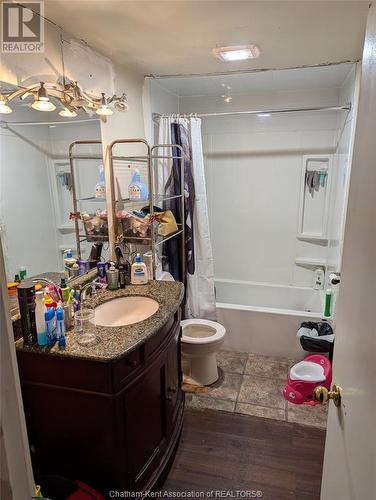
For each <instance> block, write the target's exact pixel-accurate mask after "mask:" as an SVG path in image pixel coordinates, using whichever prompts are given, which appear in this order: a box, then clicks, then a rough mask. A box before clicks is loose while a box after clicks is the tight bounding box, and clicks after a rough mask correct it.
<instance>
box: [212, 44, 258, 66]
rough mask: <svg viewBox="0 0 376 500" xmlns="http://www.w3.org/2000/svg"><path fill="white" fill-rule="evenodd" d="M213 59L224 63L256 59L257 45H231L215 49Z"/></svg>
mask: <svg viewBox="0 0 376 500" xmlns="http://www.w3.org/2000/svg"><path fill="white" fill-rule="evenodd" d="M213 54H214V55H215V57H217V58H218V59H220V60H221V61H224V62H233V61H245V60H246V59H256V58H257V57H259V56H260V49H259V48H258V47H257V45H231V46H228V47H216V48H215V49H213Z"/></svg>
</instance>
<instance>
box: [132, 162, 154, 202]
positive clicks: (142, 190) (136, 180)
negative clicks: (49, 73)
mask: <svg viewBox="0 0 376 500" xmlns="http://www.w3.org/2000/svg"><path fill="white" fill-rule="evenodd" d="M128 195H129V199H130V200H132V201H147V200H148V198H149V192H148V187H147V185H146V184H144V183H143V182H141V175H140V171H139V170H138V168H135V169H134V171H133V176H132V180H131V183H130V184H129V187H128Z"/></svg>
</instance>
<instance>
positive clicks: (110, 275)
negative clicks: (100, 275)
mask: <svg viewBox="0 0 376 500" xmlns="http://www.w3.org/2000/svg"><path fill="white" fill-rule="evenodd" d="M107 284H108V289H109V290H117V289H118V288H119V269H116V267H115V266H114V265H113V264H111V266H110V268H109V269H108V270H107Z"/></svg>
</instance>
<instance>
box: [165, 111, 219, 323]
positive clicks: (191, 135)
mask: <svg viewBox="0 0 376 500" xmlns="http://www.w3.org/2000/svg"><path fill="white" fill-rule="evenodd" d="M158 142H159V144H179V145H180V146H182V148H183V150H184V153H185V160H184V194H185V214H184V215H183V214H180V211H179V207H178V201H179V200H171V201H169V202H167V203H165V204H164V207H163V208H164V209H165V210H168V209H172V210H173V211H174V213H175V214H176V215H177V218H178V219H179V220H178V222H181V221H182V220H183V219H184V221H185V233H186V234H185V250H186V252H185V254H186V264H187V275H186V277H181V276H179V260H178V256H179V255H180V252H179V248H178V246H177V245H178V242H177V239H176V238H174V239H172V240H169V241H168V242H167V243H166V246H165V253H166V255H167V257H168V261H169V264H168V265H169V271H170V272H171V274H172V275H173V276H174V278H175V279H180V280H181V281H185V283H186V303H185V316H186V318H203V319H212V320H215V319H216V309H215V292H214V269H213V252H212V246H211V240H210V232H209V218H208V207H207V199H206V185H205V172H204V158H203V151H202V138H201V119H200V118H195V117H190V118H174V117H162V118H161V119H160V127H159V140H158ZM160 151H161V152H162V154H163V155H167V154H168V153H170V152H171V150H170V151H169V150H168V149H167V148H166V150H165V151H163V150H162V149H161V150H160ZM178 154H179V151H178V150H177V149H176V151H174V156H178ZM179 182H180V172H179V163H178V161H177V160H160V163H159V168H158V191H159V192H165V193H166V194H169V195H173V194H174V193H177V192H179ZM161 189H163V191H162V190H161ZM184 278H185V279H184Z"/></svg>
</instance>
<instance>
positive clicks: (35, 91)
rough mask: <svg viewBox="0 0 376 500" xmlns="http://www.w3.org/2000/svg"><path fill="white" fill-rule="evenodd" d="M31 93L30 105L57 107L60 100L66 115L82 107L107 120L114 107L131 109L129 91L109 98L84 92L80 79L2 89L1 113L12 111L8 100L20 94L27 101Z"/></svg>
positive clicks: (76, 112) (40, 109)
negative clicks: (9, 89) (78, 80)
mask: <svg viewBox="0 0 376 500" xmlns="http://www.w3.org/2000/svg"><path fill="white" fill-rule="evenodd" d="M47 88H48V90H47ZM30 97H32V98H33V103H32V104H31V107H32V108H33V109H36V110H37V111H54V110H55V109H56V105H55V104H54V102H56V101H57V102H58V103H60V104H61V106H62V108H61V109H60V111H59V115H60V116H62V117H64V118H74V117H75V116H77V115H78V112H79V111H83V112H85V113H87V114H89V115H91V114H92V113H93V112H94V111H95V112H96V113H97V114H98V115H99V116H100V117H101V120H103V121H105V120H106V117H107V116H110V115H112V114H113V110H112V109H111V108H112V107H113V108H115V109H116V110H117V111H121V112H125V111H127V110H128V101H127V96H126V94H122V95H121V96H120V97H118V96H116V95H113V96H112V97H110V98H106V96H105V94H104V93H102V95H101V97H95V96H92V95H89V94H87V93H86V92H84V91H83V90H82V89H81V88H80V87H79V85H78V83H77V82H75V81H71V82H68V83H64V85H60V84H51V83H45V82H40V83H39V84H33V85H30V86H29V87H19V88H18V89H16V90H14V91H10V92H9V91H8V92H3V93H1V92H0V113H11V112H12V108H11V106H10V105H9V103H10V102H11V101H12V100H13V99H15V98H20V99H22V100H25V101H26V100H27V99H28V98H30ZM110 106H111V107H110Z"/></svg>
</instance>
